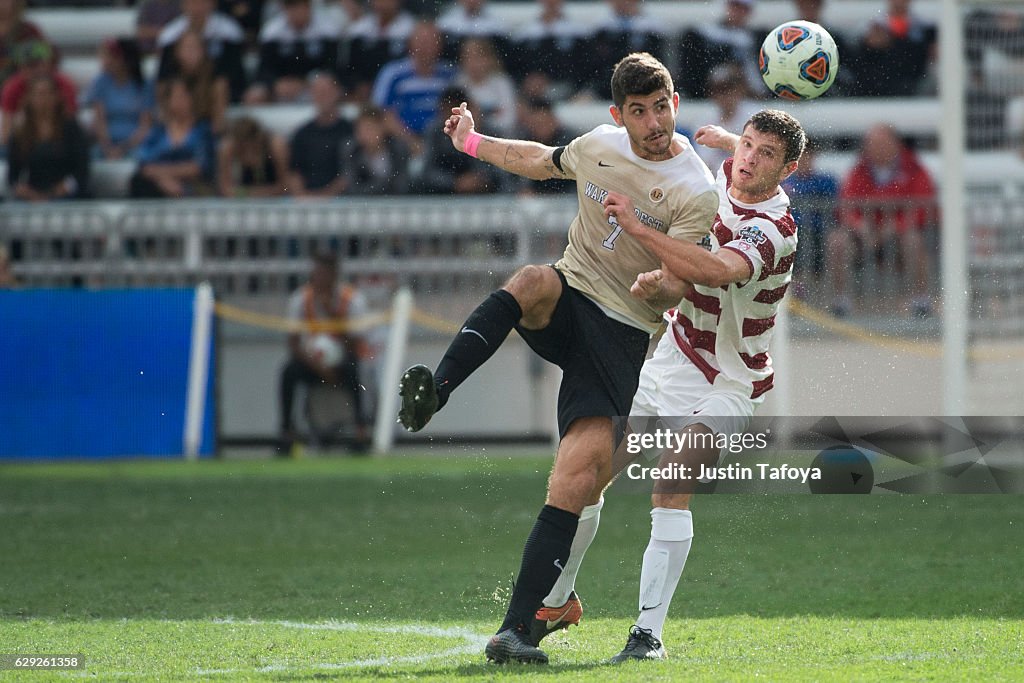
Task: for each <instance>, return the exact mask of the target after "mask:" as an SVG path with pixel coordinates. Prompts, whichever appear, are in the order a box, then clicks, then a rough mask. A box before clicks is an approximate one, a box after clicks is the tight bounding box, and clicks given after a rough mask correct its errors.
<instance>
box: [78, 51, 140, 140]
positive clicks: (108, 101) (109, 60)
mask: <svg viewBox="0 0 1024 683" xmlns="http://www.w3.org/2000/svg"><path fill="white" fill-rule="evenodd" d="M99 54H100V68H101V69H102V71H101V72H100V75H99V76H97V77H96V79H95V80H94V81H93V82H92V85H91V86H90V87H89V92H88V93H86V95H85V104H86V106H88V107H92V134H93V138H94V140H95V141H96V147H97V150H96V151H97V153H98V154H97V156H99V157H101V158H103V159H121V158H123V157H125V156H131V154H132V152H134V151H135V148H136V147H138V146H139V144H140V143H141V142H142V141H143V140H144V139H145V138H146V135H147V134H148V133H149V127H150V126H151V125H152V123H153V112H154V109H155V108H156V101H155V96H154V94H153V86H152V84H151V83H147V82H146V81H145V80H144V79H143V77H142V67H141V64H140V58H139V48H138V46H137V45H136V43H135V41H134V40H133V39H131V38H116V39H115V38H111V39H109V40H106V41H104V42H103V44H102V45H101V46H100V49H99Z"/></svg>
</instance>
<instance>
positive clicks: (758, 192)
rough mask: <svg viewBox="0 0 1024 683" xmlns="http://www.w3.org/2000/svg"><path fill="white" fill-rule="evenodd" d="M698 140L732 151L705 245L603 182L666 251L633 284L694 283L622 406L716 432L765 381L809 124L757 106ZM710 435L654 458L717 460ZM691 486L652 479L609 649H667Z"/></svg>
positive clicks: (726, 427) (635, 653)
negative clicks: (631, 621) (649, 221)
mask: <svg viewBox="0 0 1024 683" xmlns="http://www.w3.org/2000/svg"><path fill="white" fill-rule="evenodd" d="M696 140H697V142H699V143H700V144H703V145H706V146H709V147H716V148H719V149H724V150H729V151H730V152H731V153H732V154H733V156H732V157H731V158H730V159H727V160H726V161H725V162H724V163H723V164H722V167H721V169H720V170H719V171H718V177H717V186H718V193H719V200H720V201H719V207H718V215H717V216H716V217H715V223H714V227H713V228H712V231H711V234H710V236H709V243H708V244H707V245H706V248H704V249H702V248H701V247H699V246H697V245H693V244H684V243H682V242H679V241H674V240H668V239H665V236H664V235H661V234H659V233H657V232H655V231H653V230H650V229H648V228H647V227H645V226H644V225H643V224H641V223H640V222H639V221H637V220H636V219H635V216H634V213H633V206H632V205H631V202H630V200H629V199H628V198H626V197H624V196H622V195H618V194H615V193H612V194H609V196H608V198H607V199H606V201H605V207H606V208H605V210H606V212H607V213H608V215H609V216H614V217H615V218H617V219H618V223H619V225H620V226H621V227H622V228H623V230H624V231H625V232H626V233H627V234H628V235H629V236H630V237H632V238H634V239H636V240H637V241H638V242H639V243H640V244H642V245H643V246H644V247H646V248H647V249H650V250H651V251H652V252H654V254H655V255H657V256H658V257H659V258H660V259H661V261H662V263H663V269H661V270H655V271H652V272H650V273H643V274H641V275H639V276H638V277H637V280H636V283H635V284H634V285H633V290H632V291H633V294H634V295H635V296H638V297H640V298H643V297H645V296H648V295H652V294H654V293H656V292H657V291H659V290H660V289H661V288H662V286H663V284H662V281H663V280H665V279H666V278H667V279H672V278H679V279H681V280H683V281H685V282H687V283H690V284H691V285H692V287H689V288H687V290H686V293H685V296H684V298H683V300H682V301H681V302H680V303H679V305H678V306H677V307H676V308H674V309H672V310H670V311H668V312H667V313H666V314H665V320H666V321H667V323H668V330H667V332H666V333H665V335H664V336H663V337H662V338H661V341H660V342H659V343H658V346H657V349H656V350H655V352H654V355H653V356H652V357H651V358H649V359H648V360H647V361H646V362H645V363H644V367H643V370H642V372H641V374H640V386H639V388H638V390H637V393H636V395H635V396H634V398H633V406H632V408H631V410H630V416H631V417H632V416H649V417H656V416H661V417H662V419H663V421H665V422H666V423H668V424H670V425H671V426H672V427H673V428H675V429H678V430H687V431H690V432H691V433H693V434H705V435H715V436H717V435H721V434H726V435H728V434H734V433H739V432H742V430H743V429H745V428H746V425H747V424H748V423H749V420H750V418H751V416H752V415H753V413H754V411H755V410H756V409H757V406H758V405H759V404H760V403H761V402H762V401H763V400H764V395H765V393H766V392H767V391H768V390H770V389H771V387H772V379H773V376H774V375H773V370H772V361H771V357H770V356H769V354H768V347H769V343H770V342H771V338H772V327H773V326H774V324H775V316H776V314H777V312H778V308H779V304H780V302H781V301H782V297H783V295H784V294H785V292H786V289H787V288H788V287H789V282H790V278H791V276H792V270H793V260H794V257H795V254H796V243H797V234H796V233H797V230H796V224H795V223H794V222H793V218H792V216H791V215H790V213H789V197H787V196H786V193H785V192H784V191H783V190H782V188H781V187H780V186H779V184H780V183H781V182H782V181H783V180H784V179H785V178H786V177H787V176H789V175H790V174H791V173H793V171H795V170H796V167H797V159H799V158H800V155H801V154H802V153H803V149H804V145H805V143H806V136H805V134H804V131H803V129H802V128H801V126H800V123H799V122H798V121H797V120H796V119H794V118H793V117H792V116H790V115H789V114H786V113H784V112H781V111H774V110H765V111H761V112H758V113H757V114H755V115H754V116H753V117H751V118H750V120H749V121H748V122H747V124H746V125H745V126H744V128H743V132H742V134H741V135H739V136H737V135H734V134H732V133H729V132H727V131H725V130H724V129H722V128H719V127H718V126H705V127H704V128H701V129H700V130H698V131H697V134H696ZM673 422H674V424H673ZM715 441H716V439H715V438H710V439H705V440H701V439H691V440H690V443H691V444H693V443H697V444H701V443H702V442H703V443H707V444H708V447H707V448H703V449H701V448H699V447H691V448H690V449H689V450H686V449H684V451H683V452H682V453H680V454H675V453H668V452H666V453H665V454H664V455H663V456H662V460H661V463H660V465H659V466H661V467H664V466H665V465H668V464H671V463H679V464H686V465H688V466H690V467H694V468H695V469H694V470H693V471H698V469H697V468H696V466H697V464H700V463H703V464H708V465H710V464H713V463H714V462H716V461H717V459H718V456H719V451H718V449H717V448H715V446H714V443H715ZM691 494H692V487H690V486H688V483H687V482H685V481H677V482H670V483H668V484H667V485H666V484H665V483H663V482H658V484H656V486H655V489H654V493H653V495H652V497H651V503H652V507H653V509H652V510H651V539H650V542H649V544H648V546H647V549H646V551H645V552H644V556H643V565H642V569H641V571H640V616H639V617H638V618H637V620H636V624H635V625H634V626H633V627H632V628H631V629H630V633H629V639H628V641H627V643H626V647H625V648H624V649H623V650H622V652H620V653H619V654H618V655H616V656H615V657H614V658H613V660H612V661H615V662H622V661H627V660H630V659H661V658H664V657H665V648H664V646H663V645H662V643H661V638H662V629H663V627H664V624H665V618H666V616H667V614H668V607H669V603H670V602H671V600H672V594H673V593H674V592H675V588H676V585H677V584H678V582H679V577H680V575H681V574H682V571H683V565H684V564H685V562H686V556H687V554H688V553H689V550H690V542H691V540H692V538H693V523H692V518H691V515H690V510H689V504H690V497H691ZM570 563H571V559H570ZM565 578H566V579H569V578H570V577H565Z"/></svg>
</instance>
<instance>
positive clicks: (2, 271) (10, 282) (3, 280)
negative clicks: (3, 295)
mask: <svg viewBox="0 0 1024 683" xmlns="http://www.w3.org/2000/svg"><path fill="white" fill-rule="evenodd" d="M17 286H18V278H17V277H15V275H14V271H13V270H11V252H10V251H8V250H7V245H6V244H0V289H14V288H16V287H17Z"/></svg>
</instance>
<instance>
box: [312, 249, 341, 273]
mask: <svg viewBox="0 0 1024 683" xmlns="http://www.w3.org/2000/svg"><path fill="white" fill-rule="evenodd" d="M312 258H313V265H316V266H321V267H323V268H327V269H328V270H333V271H335V272H337V271H338V254H337V253H335V252H334V251H333V250H331V249H317V250H315V251H314V252H313V254H312Z"/></svg>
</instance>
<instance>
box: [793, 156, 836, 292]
mask: <svg viewBox="0 0 1024 683" xmlns="http://www.w3.org/2000/svg"><path fill="white" fill-rule="evenodd" d="M816 155H817V151H816V150H815V149H813V148H812V146H811V145H808V146H807V149H806V150H805V151H804V154H803V156H802V157H801V158H800V165H799V167H798V168H797V170H796V172H795V173H793V175H791V176H789V177H788V178H786V180H784V181H783V183H782V188H783V189H784V190H785V191H786V194H788V195H789V198H790V201H791V202H792V204H791V208H790V211H791V212H792V214H793V219H794V220H795V221H796V224H797V225H798V226H800V249H798V250H797V264H796V268H797V271H798V272H799V273H801V274H803V275H805V276H806V275H807V274H808V269H810V273H813V274H814V276H815V277H817V276H820V275H821V273H822V270H823V268H824V265H825V250H824V246H825V235H826V234H827V233H828V232H829V231H830V230H832V228H833V227H835V224H836V201H837V197H838V196H839V181H838V180H836V178H835V176H833V175H832V174H830V173H825V172H824V171H819V170H818V169H816V168H815V164H814V161H815V157H816Z"/></svg>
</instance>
